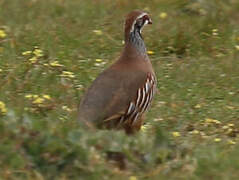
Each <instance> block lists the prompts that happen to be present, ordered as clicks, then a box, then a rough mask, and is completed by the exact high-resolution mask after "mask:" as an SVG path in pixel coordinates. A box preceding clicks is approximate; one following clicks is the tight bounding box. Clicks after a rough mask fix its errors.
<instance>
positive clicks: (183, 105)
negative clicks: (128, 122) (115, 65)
mask: <svg viewBox="0 0 239 180" xmlns="http://www.w3.org/2000/svg"><path fill="white" fill-rule="evenodd" d="M133 9H144V10H146V11H148V12H150V14H151V17H152V19H153V25H152V26H150V27H147V28H145V29H144V33H143V36H144V39H145V43H146V45H147V49H148V50H150V51H152V52H151V53H150V59H151V61H152V63H153V65H154V68H155V71H156V74H157V79H158V93H157V95H156V97H155V99H154V102H153V105H152V107H151V109H150V111H149V112H148V114H147V118H146V125H145V126H144V127H143V130H142V131H140V132H139V133H138V134H136V135H135V136H131V137H128V136H126V135H125V134H124V133H123V132H115V131H97V132H95V133H92V132H89V131H88V130H85V129H83V128H82V127H80V125H79V124H78V122H77V107H78V104H79V102H80V98H81V96H82V94H83V93H84V91H85V90H86V88H87V87H88V86H89V85H90V83H91V82H92V81H93V79H94V78H95V77H96V76H97V75H98V74H99V73H100V72H101V71H102V70H103V69H105V68H106V67H108V66H109V65H110V64H111V63H112V62H114V60H115V59H116V58H117V57H118V55H119V53H120V50H121V48H122V46H123V45H122V40H123V39H122V38H123V19H124V15H125V14H127V13H128V12H129V11H131V10H133ZM238 12H239V3H238V2H237V1H236V0H228V1H216V0H211V1H206V0H202V1H197V0H195V1H192V0H171V1H166V0H154V1H150V2H149V1H144V0H142V1H136V0H135V1H130V2H128V1H122V0H117V1H113V2H112V1H109V0H102V1H95V0H92V1H83V0H79V1H73V0H68V1H66V0H48V1H46V0H41V1H40V0H32V1H27V0H20V1H14V0H2V1H1V2H0V179H6V180H8V179H9V180H11V179H19V180H21V179H24V180H25V179H27V180H32V179H36V180H43V179H62V180H68V179H116V180H117V179H129V180H137V179H150V180H151V179H152V180H153V179H155V180H156V179H192V180H198V179H223V180H224V179H225V180H228V179H230V180H231V179H238V177H239V172H238V166H239V160H238V157H239V150H238V142H239V139H238V134H239V123H238V120H239V119H238V118H239V91H238V89H239V83H238V81H239V63H238V58H239V46H238V45H239V30H238V29H239V25H238V17H239V13H238ZM162 13H163V15H162ZM108 151H118V152H123V153H124V154H125V155H126V157H127V160H126V166H127V168H126V169H125V170H119V169H118V168H117V165H115V163H114V162H109V161H107V160H106V152H108Z"/></svg>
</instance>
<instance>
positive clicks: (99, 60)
mask: <svg viewBox="0 0 239 180" xmlns="http://www.w3.org/2000/svg"><path fill="white" fill-rule="evenodd" d="M95 61H96V62H102V61H103V60H102V59H95Z"/></svg>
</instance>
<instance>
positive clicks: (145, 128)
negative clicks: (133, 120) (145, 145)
mask: <svg viewBox="0 0 239 180" xmlns="http://www.w3.org/2000/svg"><path fill="white" fill-rule="evenodd" d="M151 128H152V125H151V124H149V123H146V124H144V125H143V126H141V130H142V131H143V132H146V131H148V130H149V129H151Z"/></svg>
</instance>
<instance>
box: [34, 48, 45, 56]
mask: <svg viewBox="0 0 239 180" xmlns="http://www.w3.org/2000/svg"><path fill="white" fill-rule="evenodd" d="M33 54H35V56H36V57H42V56H43V52H42V50H41V49H35V50H34V51H33Z"/></svg>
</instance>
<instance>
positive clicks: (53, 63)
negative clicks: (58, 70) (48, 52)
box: [50, 61, 63, 67]
mask: <svg viewBox="0 0 239 180" xmlns="http://www.w3.org/2000/svg"><path fill="white" fill-rule="evenodd" d="M50 66H52V67H62V66H63V65H62V64H60V63H59V62H58V61H53V62H51V63H50Z"/></svg>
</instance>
